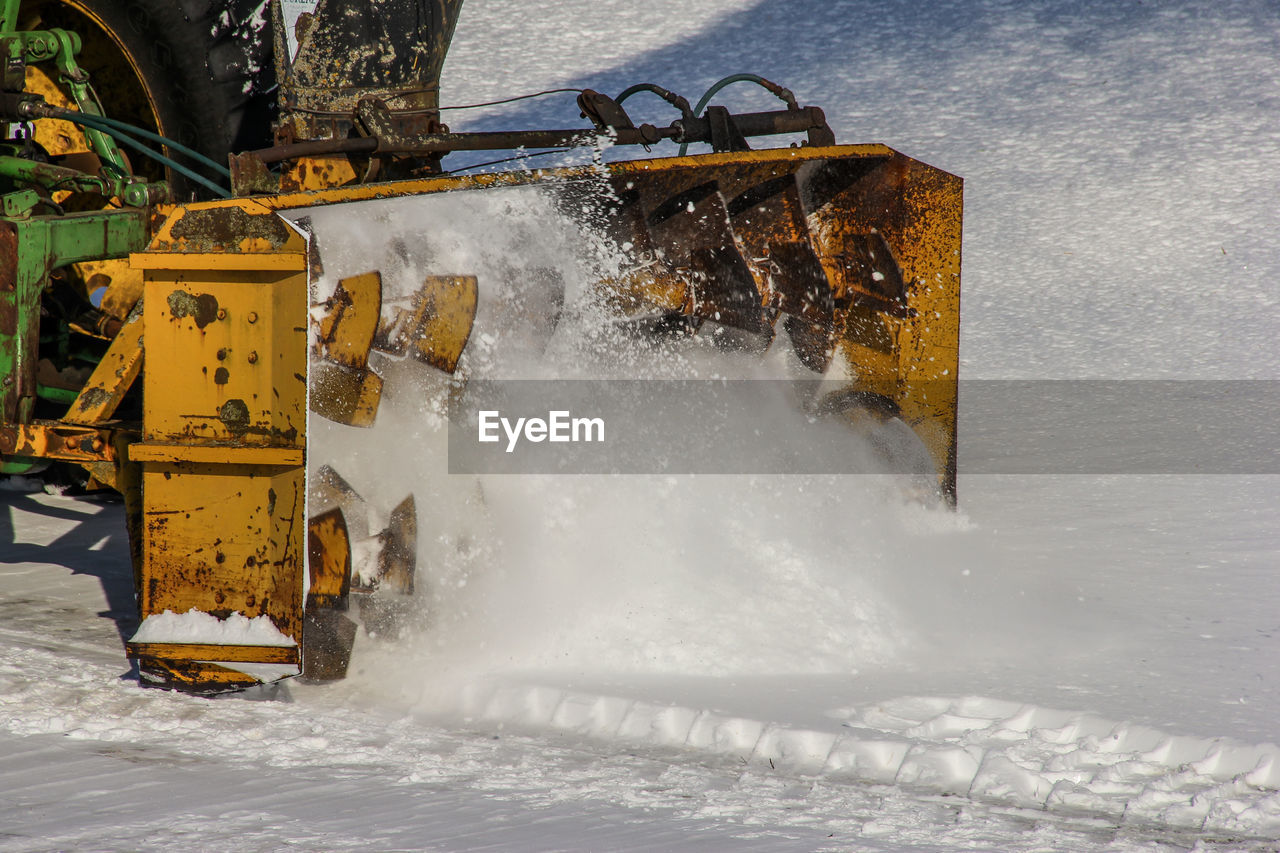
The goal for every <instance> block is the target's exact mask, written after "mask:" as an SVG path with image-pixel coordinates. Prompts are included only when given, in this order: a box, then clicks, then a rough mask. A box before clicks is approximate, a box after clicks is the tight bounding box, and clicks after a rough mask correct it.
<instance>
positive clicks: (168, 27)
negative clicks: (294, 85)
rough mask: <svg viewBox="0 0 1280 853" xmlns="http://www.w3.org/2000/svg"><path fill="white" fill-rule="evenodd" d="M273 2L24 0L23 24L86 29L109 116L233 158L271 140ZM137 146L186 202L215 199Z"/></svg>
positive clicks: (88, 56) (137, 159)
mask: <svg viewBox="0 0 1280 853" xmlns="http://www.w3.org/2000/svg"><path fill="white" fill-rule="evenodd" d="M264 8H265V7H264V5H263V4H262V3H261V2H260V0H257V2H255V0H203V2H202V1H201V0H182V2H174V0H115V2H110V1H109V0H38V2H34V3H24V4H23V6H22V11H23V20H22V26H23V27H24V28H28V29H50V28H55V27H57V28H61V29H66V30H69V31H72V32H75V33H78V34H79V35H80V37H81V39H82V42H83V47H82V49H81V53H80V57H79V63H80V65H81V67H82V68H84V70H86V71H88V72H89V75H90V80H91V83H92V85H93V87H94V90H95V92H96V93H97V95H98V97H99V99H100V100H101V101H102V107H103V110H104V111H105V112H106V114H107V115H108V116H111V117H113V118H117V119H119V120H121V121H126V122H129V123H131V124H135V125H138V126H140V127H145V128H147V129H148V130H152V131H154V132H157V133H160V134H161V135H163V136H166V137H169V138H171V139H174V140H176V141H178V142H181V143H182V144H183V145H186V146H188V147H189V148H193V149H195V150H196V151H199V152H200V153H202V154H204V155H206V156H208V157H210V158H212V159H213V160H215V161H217V162H219V163H225V162H226V159H227V155H228V154H229V153H231V152H233V151H241V150H245V149H249V148H259V147H264V146H266V145H268V144H269V139H270V132H271V121H272V119H273V118H274V116H273V115H272V99H271V97H270V95H269V94H268V93H269V92H270V91H271V90H272V89H273V88H274V85H275V68H274V64H273V59H272V44H271V41H272V40H271V29H270V26H269V21H268V20H266V18H265V13H264V12H263V10H264ZM128 153H129V156H130V158H131V160H133V161H134V168H135V169H136V170H137V171H138V172H139V173H141V174H144V175H146V176H147V177H150V178H152V179H159V178H166V177H167V178H168V179H169V180H170V181H171V182H172V185H173V187H174V191H175V198H176V199H177V200H179V201H182V200H188V199H190V198H193V197H196V198H199V197H207V195H208V193H207V191H205V190H201V189H199V188H198V187H197V186H196V185H194V184H192V183H191V182H189V181H186V180H185V179H183V178H182V177H181V176H180V175H176V174H168V175H165V174H164V173H165V170H164V169H162V168H161V167H159V166H157V165H155V164H154V163H152V162H151V161H148V160H146V159H145V158H143V157H142V156H141V155H139V154H136V153H133V152H128ZM175 159H177V160H179V162H182V158H181V157H175ZM184 165H186V164H184Z"/></svg>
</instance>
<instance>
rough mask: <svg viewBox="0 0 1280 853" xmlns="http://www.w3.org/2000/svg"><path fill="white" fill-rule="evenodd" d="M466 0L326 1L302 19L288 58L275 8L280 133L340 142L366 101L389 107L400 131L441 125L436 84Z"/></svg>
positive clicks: (413, 131) (421, 130)
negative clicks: (360, 104)
mask: <svg viewBox="0 0 1280 853" xmlns="http://www.w3.org/2000/svg"><path fill="white" fill-rule="evenodd" d="M461 7H462V0H323V2H321V3H320V4H319V5H318V6H317V7H316V10H315V12H314V14H306V15H303V16H302V17H301V18H300V19H299V22H298V27H297V30H296V31H295V32H296V35H297V36H298V49H297V53H296V55H293V56H290V53H289V51H288V48H287V45H286V39H285V37H284V32H283V29H284V28H283V18H282V17H279V15H280V13H279V11H278V10H277V12H276V14H277V26H276V51H275V53H276V76H277V79H278V80H279V81H280V98H279V100H280V108H281V122H280V125H281V132H282V133H283V134H284V135H285V136H286V137H294V138H300V139H319V138H331V139H340V138H344V137H346V136H347V135H348V133H349V132H350V131H351V130H352V129H353V127H354V126H355V125H354V121H353V113H354V112H355V109H356V105H357V102H358V101H360V100H361V99H362V98H370V97H376V98H378V99H380V100H381V101H383V102H384V103H385V104H386V105H387V106H388V107H389V108H390V110H391V113H392V114H391V117H390V121H391V122H392V125H393V127H394V129H395V132H396V133H399V134H404V135H406V136H416V135H420V134H422V133H429V132H431V131H433V130H435V129H438V127H439V112H438V109H437V108H438V106H439V81H440V69H441V68H442V66H443V64H444V58H445V54H446V52H447V50H448V47H449V42H450V40H451V39H452V38H453V29H454V26H455V25H456V23H457V20H458V13H459V11H460V9H461Z"/></svg>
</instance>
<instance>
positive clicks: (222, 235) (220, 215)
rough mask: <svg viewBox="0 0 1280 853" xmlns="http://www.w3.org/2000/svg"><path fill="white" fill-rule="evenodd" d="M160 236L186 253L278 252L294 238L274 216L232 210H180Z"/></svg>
mask: <svg viewBox="0 0 1280 853" xmlns="http://www.w3.org/2000/svg"><path fill="white" fill-rule="evenodd" d="M163 234H164V235H165V236H167V237H168V238H169V239H170V240H172V241H173V246H174V248H178V247H180V248H181V250H182V251H186V252H244V251H263V250H266V251H279V250H280V249H283V248H284V247H285V245H286V244H288V242H289V240H290V238H292V237H294V236H295V235H294V234H293V232H292V231H290V230H289V227H288V226H287V225H285V223H284V222H283V221H282V220H281V219H280V218H279V217H277V216H270V215H265V214H263V213H262V212H260V211H255V210H246V209H245V208H242V207H234V206H226V207H217V208H198V207H194V208H186V209H180V211H179V212H177V213H175V215H174V216H172V217H170V219H169V220H168V221H167V223H166V228H165V230H164V232H163Z"/></svg>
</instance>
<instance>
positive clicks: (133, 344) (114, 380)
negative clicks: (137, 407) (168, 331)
mask: <svg viewBox="0 0 1280 853" xmlns="http://www.w3.org/2000/svg"><path fill="white" fill-rule="evenodd" d="M141 371H142V315H141V314H135V315H134V316H133V317H132V318H131V319H130V320H129V321H128V322H126V323H125V324H124V326H122V327H121V329H120V331H119V332H118V333H117V334H116V336H115V338H114V339H113V340H112V341H111V346H110V347H108V349H107V352H106V355H104V356H103V357H102V360H101V361H99V362H98V365H97V367H95V368H94V370H93V375H91V376H90V377H89V381H88V382H87V383H86V384H85V386H84V388H82V389H81V390H80V393H79V395H78V396H77V397H76V400H75V402H74V403H72V404H71V408H70V409H68V410H67V414H66V416H65V417H64V418H63V420H65V421H67V422H68V423H76V424H92V423H99V422H101V421H104V420H106V419H107V418H109V417H111V415H112V414H114V413H115V410H116V407H117V406H119V405H120V401H121V400H122V399H123V398H124V395H125V394H126V393H128V391H129V388H130V387H131V386H132V385H133V383H134V380H136V379H137V378H138V374H139V373H140V372H141Z"/></svg>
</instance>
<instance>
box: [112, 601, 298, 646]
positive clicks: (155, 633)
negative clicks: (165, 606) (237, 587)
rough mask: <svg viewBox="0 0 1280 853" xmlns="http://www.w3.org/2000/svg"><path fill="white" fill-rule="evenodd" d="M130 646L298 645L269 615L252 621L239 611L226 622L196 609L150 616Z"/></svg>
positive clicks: (131, 639) (256, 617)
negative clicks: (155, 644) (168, 644)
mask: <svg viewBox="0 0 1280 853" xmlns="http://www.w3.org/2000/svg"><path fill="white" fill-rule="evenodd" d="M129 642H131V643H200V644H207V645H214V646H296V645H297V643H296V642H294V640H293V638H292V637H286V636H285V635H284V634H282V633H280V629H279V628H277V627H276V626H275V624H274V623H272V621H271V619H270V618H268V617H267V616H255V617H253V618H252V619H250V618H248V617H247V616H243V615H241V613H240V612H239V611H236V612H235V613H232V614H231V615H230V616H228V617H227V618H226V619H219V618H218V617H216V616H213V615H210V614H208V613H204V612H202V611H199V610H196V609H195V608H194V607H193V608H191V609H190V610H188V611H187V612H186V613H174V612H173V611H172V610H166V611H165V612H163V613H158V614H154V615H152V616H148V617H147V618H146V619H144V620H143V622H142V624H141V625H140V626H139V627H138V631H137V633H136V634H134V635H133V637H131V638H130V640H129Z"/></svg>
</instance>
